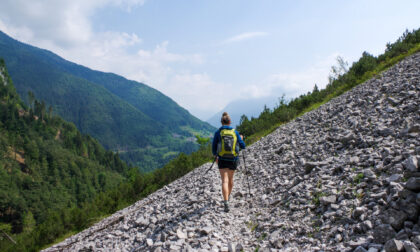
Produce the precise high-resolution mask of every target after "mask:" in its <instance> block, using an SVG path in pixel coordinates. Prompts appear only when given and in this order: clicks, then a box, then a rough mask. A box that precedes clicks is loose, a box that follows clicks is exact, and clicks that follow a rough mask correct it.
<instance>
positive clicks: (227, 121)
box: [220, 112, 230, 125]
mask: <svg viewBox="0 0 420 252" xmlns="http://www.w3.org/2000/svg"><path fill="white" fill-rule="evenodd" d="M220 122H221V123H222V124H223V125H228V124H230V116H229V114H228V113H227V112H223V115H222V118H221V119H220Z"/></svg>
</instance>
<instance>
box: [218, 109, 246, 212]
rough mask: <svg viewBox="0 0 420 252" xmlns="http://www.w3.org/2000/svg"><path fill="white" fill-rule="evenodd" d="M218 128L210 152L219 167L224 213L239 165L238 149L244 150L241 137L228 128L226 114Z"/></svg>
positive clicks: (228, 117) (226, 209)
mask: <svg viewBox="0 0 420 252" xmlns="http://www.w3.org/2000/svg"><path fill="white" fill-rule="evenodd" d="M221 123H222V127H220V128H219V129H218V130H217V131H216V132H215V133H214V137H213V144H212V151H213V155H214V157H215V159H216V160H217V165H218V166H219V172H220V177H221V179H222V194H223V203H224V207H225V209H224V210H225V212H229V205H228V200H229V196H230V193H231V192H232V188H233V174H234V173H235V170H236V168H237V167H238V163H239V158H238V154H239V148H241V149H245V143H244V141H243V140H242V138H243V136H242V135H239V133H238V131H236V130H235V129H234V128H232V127H231V126H230V124H231V120H230V116H229V115H228V113H227V112H224V113H223V115H222V118H221Z"/></svg>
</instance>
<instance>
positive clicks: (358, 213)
mask: <svg viewBox="0 0 420 252" xmlns="http://www.w3.org/2000/svg"><path fill="white" fill-rule="evenodd" d="M366 211H367V208H366V207H356V208H355V209H354V211H353V214H352V215H353V218H354V219H358V218H359V217H360V216H361V215H362V214H364V213H365V212H366Z"/></svg>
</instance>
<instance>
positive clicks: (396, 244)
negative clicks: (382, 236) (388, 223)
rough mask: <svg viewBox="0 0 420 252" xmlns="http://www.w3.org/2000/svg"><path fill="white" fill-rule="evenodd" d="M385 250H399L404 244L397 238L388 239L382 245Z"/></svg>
mask: <svg viewBox="0 0 420 252" xmlns="http://www.w3.org/2000/svg"><path fill="white" fill-rule="evenodd" d="M384 249H385V252H400V251H402V250H403V249H404V244H403V243H402V242H400V241H399V240H395V239H392V240H389V241H387V242H386V243H385V246H384Z"/></svg>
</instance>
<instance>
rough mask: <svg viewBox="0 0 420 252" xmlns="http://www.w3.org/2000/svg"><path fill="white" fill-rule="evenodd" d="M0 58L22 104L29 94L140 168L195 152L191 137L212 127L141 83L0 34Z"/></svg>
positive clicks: (205, 134)
mask: <svg viewBox="0 0 420 252" xmlns="http://www.w3.org/2000/svg"><path fill="white" fill-rule="evenodd" d="M0 57H2V58H4V60H5V61H6V64H7V67H8V70H9V73H10V75H11V77H12V79H13V82H14V84H15V87H16V90H17V92H18V93H19V94H20V95H21V97H22V98H23V99H24V100H25V101H26V102H28V92H29V91H31V92H33V93H34V94H35V96H36V97H38V98H39V99H40V100H43V101H45V102H46V103H47V104H48V105H51V106H52V107H53V111H54V113H56V114H58V115H60V116H62V117H63V118H64V119H65V120H68V121H71V122H73V123H74V124H75V125H76V126H77V128H78V129H79V130H80V131H81V132H82V133H84V134H89V135H91V136H93V137H94V138H96V139H98V140H99V142H100V143H101V144H102V145H103V146H104V147H105V148H107V149H109V150H112V151H115V152H119V153H120V156H121V158H123V159H124V160H126V161H129V162H130V163H133V164H137V165H139V166H140V168H142V169H143V170H150V169H154V168H157V167H160V166H161V165H163V164H164V163H166V162H167V161H168V160H169V159H170V158H172V157H174V156H175V155H177V153H179V152H187V153H189V152H191V151H193V150H196V149H197V148H198V145H197V144H196V143H194V141H193V140H192V139H194V135H195V134H200V135H202V136H210V135H211V133H212V132H213V131H214V130H215V129H214V128H213V127H212V126H210V125H209V124H207V123H204V122H202V121H200V120H199V119H197V118H195V117H194V116H192V115H191V114H190V113H189V112H188V111H187V110H185V109H184V108H182V107H180V106H179V105H178V104H177V103H175V102H174V101H173V100H172V99H170V98H169V97H167V96H165V95H163V94H162V93H160V92H159V91H157V90H155V89H153V88H151V87H149V86H147V85H145V84H142V83H139V82H136V81H130V80H127V79H125V78H123V77H121V76H118V75H116V74H112V73H104V72H100V71H95V70H91V69H89V68H87V67H84V66H81V65H78V64H75V63H72V62H69V61H67V60H65V59H63V58H61V57H59V56H57V55H55V54H54V53H52V52H50V51H47V50H43V49H39V48H36V47H33V46H30V45H27V44H24V43H21V42H19V41H17V40H14V39H12V38H10V37H9V36H7V35H6V34H4V33H2V32H0Z"/></svg>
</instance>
